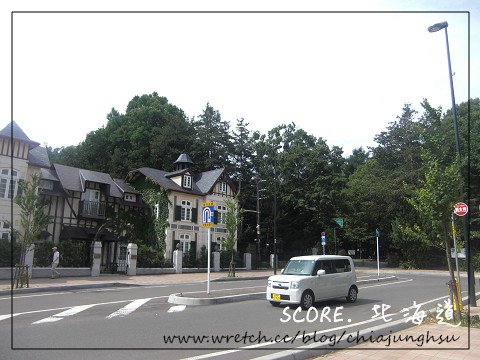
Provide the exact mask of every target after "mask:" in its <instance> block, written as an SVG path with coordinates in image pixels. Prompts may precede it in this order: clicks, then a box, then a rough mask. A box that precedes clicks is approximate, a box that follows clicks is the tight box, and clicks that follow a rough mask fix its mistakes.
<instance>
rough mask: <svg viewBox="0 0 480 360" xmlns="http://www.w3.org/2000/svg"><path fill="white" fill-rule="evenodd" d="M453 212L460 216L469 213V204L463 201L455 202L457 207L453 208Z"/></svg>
mask: <svg viewBox="0 0 480 360" xmlns="http://www.w3.org/2000/svg"><path fill="white" fill-rule="evenodd" d="M453 213H454V214H455V215H458V216H464V215H467V213H468V206H467V204H465V203H463V202H459V203H456V204H455V207H454V208H453Z"/></svg>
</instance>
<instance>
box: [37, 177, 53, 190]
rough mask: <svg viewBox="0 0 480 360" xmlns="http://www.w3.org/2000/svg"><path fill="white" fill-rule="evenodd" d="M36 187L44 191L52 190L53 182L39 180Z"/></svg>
mask: <svg viewBox="0 0 480 360" xmlns="http://www.w3.org/2000/svg"><path fill="white" fill-rule="evenodd" d="M38 187H39V188H40V189H44V190H53V181H50V180H45V179H41V180H40V181H39V183H38Z"/></svg>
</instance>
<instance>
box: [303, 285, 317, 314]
mask: <svg viewBox="0 0 480 360" xmlns="http://www.w3.org/2000/svg"><path fill="white" fill-rule="evenodd" d="M314 302H315V297H314V295H313V293H312V292H311V291H310V290H306V291H305V292H304V293H303V294H302V298H301V299H300V306H301V307H302V309H303V310H308V309H309V308H311V307H312V305H313V303H314Z"/></svg>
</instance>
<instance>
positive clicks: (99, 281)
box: [0, 270, 273, 295]
mask: <svg viewBox="0 0 480 360" xmlns="http://www.w3.org/2000/svg"><path fill="white" fill-rule="evenodd" d="M235 275H236V277H235V278H229V277H228V272H227V271H221V272H211V273H210V280H211V281H222V280H223V281H225V280H233V281H234V280H235V279H243V280H247V279H267V277H268V276H270V275H273V270H251V271H241V270H240V271H236V273H235ZM202 281H203V282H206V281H207V273H206V272H205V273H184V274H159V275H136V276H127V275H116V274H112V275H110V274H102V275H100V276H97V277H92V276H84V277H83V276H82V277H61V276H60V278H55V279H50V278H33V279H30V281H29V288H18V289H14V294H21V293H29V292H38V291H59V290H68V289H82V288H83V289H86V288H99V287H111V286H145V285H162V284H181V283H192V282H202ZM10 287H11V282H10V280H0V294H3V295H6V294H10Z"/></svg>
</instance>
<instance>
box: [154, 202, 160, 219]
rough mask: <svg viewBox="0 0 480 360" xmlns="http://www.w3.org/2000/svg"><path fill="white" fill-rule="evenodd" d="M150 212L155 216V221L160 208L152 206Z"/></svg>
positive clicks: (156, 205)
mask: <svg viewBox="0 0 480 360" xmlns="http://www.w3.org/2000/svg"><path fill="white" fill-rule="evenodd" d="M152 211H153V214H154V215H155V219H158V216H159V215H160V207H159V206H158V204H155V205H153V208H152Z"/></svg>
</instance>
